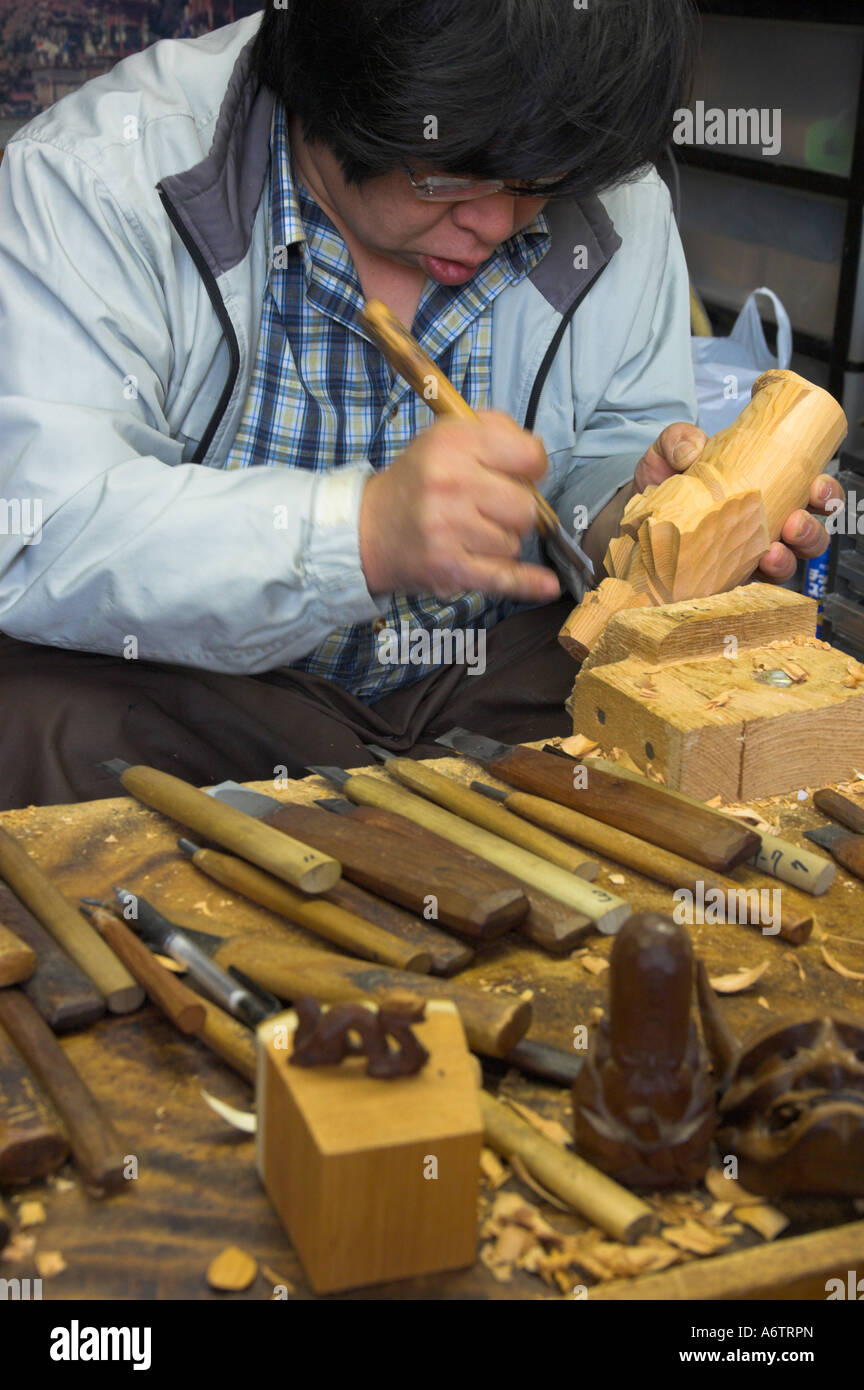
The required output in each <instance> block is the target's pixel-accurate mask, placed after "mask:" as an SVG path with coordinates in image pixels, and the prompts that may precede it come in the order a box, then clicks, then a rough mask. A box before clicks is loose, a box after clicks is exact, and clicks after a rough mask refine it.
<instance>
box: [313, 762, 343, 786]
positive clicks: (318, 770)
mask: <svg viewBox="0 0 864 1390" xmlns="http://www.w3.org/2000/svg"><path fill="white" fill-rule="evenodd" d="M306 771H307V772H312V773H314V775H315V776H316V777H324V778H325V779H326V780H327V781H328V782H334V783H335V784H336V786H337V787H344V785H345V783H346V782H347V781H349V780H350V778H351V776H352V775H353V774H352V773H350V772H346V771H345V769H344V768H341V767H312V766H311V764H310V765H308V766H307V768H306Z"/></svg>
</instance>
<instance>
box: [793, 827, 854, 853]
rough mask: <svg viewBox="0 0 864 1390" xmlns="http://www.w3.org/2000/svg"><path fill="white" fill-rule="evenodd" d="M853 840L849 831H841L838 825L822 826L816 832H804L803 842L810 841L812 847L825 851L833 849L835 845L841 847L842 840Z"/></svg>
mask: <svg viewBox="0 0 864 1390" xmlns="http://www.w3.org/2000/svg"><path fill="white" fill-rule="evenodd" d="M854 838H855V837H854V835H853V834H852V832H851V830H841V829H840V827H839V826H838V825H823V826H820V827H819V829H818V830H805V831H804V839H805V840H812V841H813V844H814V845H819V846H820V847H821V848H822V849H827V850H831V849H835V848H836V847H837V845H842V843H843V841H844V840H852V839H854Z"/></svg>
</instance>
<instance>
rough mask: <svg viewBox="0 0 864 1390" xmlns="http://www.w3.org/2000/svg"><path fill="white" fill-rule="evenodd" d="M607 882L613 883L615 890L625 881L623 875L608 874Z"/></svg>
mask: <svg viewBox="0 0 864 1390" xmlns="http://www.w3.org/2000/svg"><path fill="white" fill-rule="evenodd" d="M609 882H610V883H614V884H615V886H616V887H617V888H620V887H621V886H622V885H623V884H625V883H626V882H627V880H626V878H625V877H624V875H623V874H610V875H609Z"/></svg>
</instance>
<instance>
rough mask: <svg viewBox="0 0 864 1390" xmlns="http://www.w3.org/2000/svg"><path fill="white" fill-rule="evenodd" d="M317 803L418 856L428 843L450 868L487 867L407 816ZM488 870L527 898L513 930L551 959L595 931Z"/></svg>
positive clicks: (578, 915)
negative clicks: (405, 843) (442, 852)
mask: <svg viewBox="0 0 864 1390" xmlns="http://www.w3.org/2000/svg"><path fill="white" fill-rule="evenodd" d="M318 804H319V805H320V806H323V807H324V808H325V809H326V810H328V811H336V812H337V813H339V814H341V815H344V816H349V817H350V818H351V819H354V820H358V821H363V822H364V823H365V824H367V825H377V826H380V828H381V829H382V830H390V831H392V832H393V834H394V835H401V836H402V837H403V838H404V839H406V840H410V841H413V842H414V844H415V845H416V846H417V852H418V854H419V853H424V852H425V850H426V847H427V845H428V844H433V845H436V846H437V847H438V848H440V849H445V848H446V849H447V850H448V852H449V853H450V855H451V856H452V859H453V863H454V865H464V866H465V869H466V871H469V870H472V869H474V868H476V867H477V865H480V866H481V867H487V865H486V861H485V860H484V859H480V858H479V856H478V855H476V854H470V853H469V852H468V850H465V849H460V847H459V846H458V845H455V844H454V843H453V841H452V840H445V839H443V838H442V837H441V836H440V835H435V834H433V832H432V831H431V830H426V829H424V827H423V826H422V825H418V824H417V822H416V821H413V820H409V819H408V817H407V816H400V815H397V813H396V812H395V811H385V810H384V809H383V807H380V806H358V805H355V804H354V802H353V801H345V800H343V799H342V798H340V797H337V798H333V799H328V800H324V801H321V802H319V803H318ZM488 868H489V869H490V870H491V871H493V872H495V873H496V874H497V875H498V876H499V878H500V880H501V881H502V883H507V882H512V883H514V884H515V885H516V886H517V887H521V889H522V891H523V892H524V894H525V896H526V898H527V899H528V908H529V911H528V916H527V917H526V918H525V919H524V920H523V921H522V922H520V924H519V926H518V927H517V932H518V934H519V935H520V936H524V937H525V940H526V941H531V942H533V944H534V945H535V946H539V947H540V948H541V950H543V951H548V952H549V954H550V955H554V956H563V955H568V954H569V952H570V951H575V950H576V948H577V946H581V945H582V943H583V942H584V940H585V938H586V937H588V936H591V935H592V934H593V933H594V931H595V930H596V928H595V926H594V923H593V922H592V921H591V918H590V917H586V916H585V914H584V912H576V911H575V910H574V909H573V908H571V907H567V906H566V905H565V904H564V903H560V902H558V900H557V899H556V898H550V897H549V895H548V893H542V892H541V891H540V889H539V888H532V887H531V886H530V885H529V884H527V883H524V884H520V883H519V880H518V879H515V878H514V879H511V876H510V875H509V874H505V873H504V870H503V869H494V866H493V865H491V864H490V865H488ZM435 973H436V974H437V973H439V972H437V971H436V972H435Z"/></svg>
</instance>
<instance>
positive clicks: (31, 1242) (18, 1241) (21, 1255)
mask: <svg viewBox="0 0 864 1390" xmlns="http://www.w3.org/2000/svg"><path fill="white" fill-rule="evenodd" d="M35 1249H36V1237H35V1236H25V1235H24V1233H23V1231H16V1232H15V1235H14V1236H12V1238H11V1240H7V1242H6V1244H5V1245H4V1246H3V1250H2V1252H0V1260H8V1261H9V1263H10V1264H23V1263H25V1262H26V1261H27V1260H32V1258H33V1252H34V1251H35Z"/></svg>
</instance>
